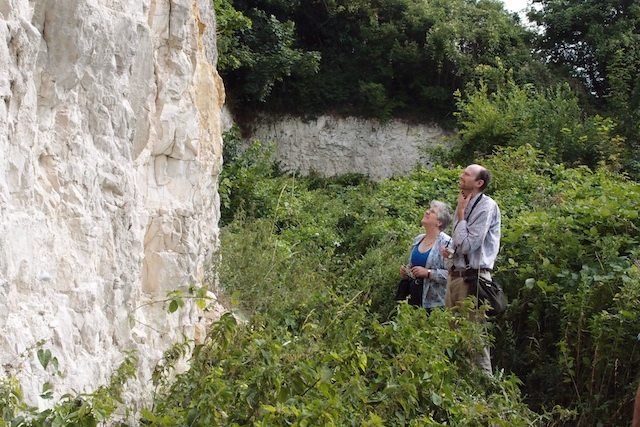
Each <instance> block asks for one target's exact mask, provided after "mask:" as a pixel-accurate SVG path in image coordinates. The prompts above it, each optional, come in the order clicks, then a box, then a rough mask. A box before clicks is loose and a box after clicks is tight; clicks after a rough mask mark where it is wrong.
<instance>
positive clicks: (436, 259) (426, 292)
mask: <svg viewBox="0 0 640 427" xmlns="http://www.w3.org/2000/svg"><path fill="white" fill-rule="evenodd" d="M423 237H424V233H422V234H418V235H417V236H416V237H415V238H414V239H413V244H412V245H411V250H410V251H409V264H411V252H413V248H415V247H416V246H417V245H419V244H420V241H421V240H422V238H423ZM450 240H451V237H449V235H448V234H446V233H444V232H442V231H441V232H440V234H438V237H437V238H436V241H435V242H434V243H433V246H432V247H431V252H429V257H428V258H427V263H426V264H425V265H422V266H420V267H425V268H430V269H431V277H430V278H428V279H427V278H424V279H422V284H423V290H422V306H423V307H425V308H434V307H444V296H445V293H446V292H447V277H449V271H448V270H447V268H446V267H445V265H444V257H443V256H442V254H441V253H440V249H441V248H444V247H446V246H447V243H449V241H450Z"/></svg>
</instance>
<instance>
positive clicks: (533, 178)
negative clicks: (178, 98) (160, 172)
mask: <svg viewBox="0 0 640 427" xmlns="http://www.w3.org/2000/svg"><path fill="white" fill-rule="evenodd" d="M244 161H247V159H245V160H244ZM262 161H264V159H262V160H261V162H262ZM248 163H251V162H248ZM484 163H485V164H486V165H487V166H488V167H489V168H490V169H491V170H492V171H493V172H494V176H495V180H494V183H493V185H492V187H491V194H492V196H493V197H494V198H495V199H496V200H497V201H498V203H499V205H500V206H501V209H502V213H503V248H502V251H501V253H500V256H499V259H498V263H497V272H496V277H497V278H498V280H499V281H500V282H501V283H503V285H504V287H505V290H506V292H507V294H508V296H509V299H510V306H509V309H508V311H507V313H506V314H505V315H504V316H503V317H502V318H500V319H498V320H497V321H496V322H494V323H492V324H491V325H490V330H489V331H490V332H491V335H492V336H494V337H495V349H494V354H493V359H494V362H495V364H496V368H497V370H498V371H497V372H503V371H504V372H508V373H513V374H515V375H517V378H519V380H516V379H515V377H514V378H512V377H502V376H500V375H501V374H498V378H495V379H493V380H490V381H489V382H486V380H483V379H481V378H480V377H478V376H477V373H475V371H468V368H469V367H468V366H466V363H467V362H466V360H467V359H466V358H465V357H464V356H462V355H465V354H468V352H469V351H470V350H471V349H472V348H474V346H476V345H479V343H478V336H482V334H483V332H482V331H479V330H475V329H474V326H473V325H463V326H461V328H460V329H458V330H451V329H450V328H449V321H450V319H449V317H448V316H449V315H448V314H447V313H446V312H443V313H438V314H436V315H435V316H430V317H428V316H425V314H424V313H423V312H422V311H421V310H412V309H411V308H410V307H404V306H403V307H401V308H400V310H399V311H398V310H397V308H396V305H395V303H394V302H393V301H392V296H393V293H394V286H395V283H396V281H397V274H398V271H397V268H398V267H397V266H398V264H399V263H401V262H403V261H404V259H405V256H406V251H407V248H408V244H409V241H410V240H411V237H412V236H413V235H414V234H416V233H417V232H419V225H418V219H419V218H420V215H421V213H422V209H424V208H425V207H426V206H427V205H428V202H429V200H431V199H432V198H439V199H443V200H445V201H449V202H450V203H451V202H453V201H454V199H455V195H456V181H457V176H458V174H459V172H460V169H459V168H454V169H445V168H441V167H435V168H433V169H432V170H425V169H416V170H415V171H414V172H413V173H412V174H411V175H409V176H407V177H403V178H394V179H391V180H386V181H382V182H378V183H371V182H367V181H363V180H362V179H361V178H357V177H348V178H341V179H323V178H320V177H317V176H315V177H311V178H293V177H288V176H281V175H278V174H274V173H273V169H272V168H271V169H269V168H262V169H251V166H247V167H245V168H244V173H249V174H252V173H255V174H256V176H253V178H254V182H259V185H254V186H253V187H251V188H246V189H245V190H244V191H243V192H242V198H243V201H242V203H240V202H233V203H231V204H230V205H229V206H232V207H233V206H239V205H241V204H242V205H244V206H257V205H259V206H261V209H257V210H255V209H254V210H250V211H247V210H242V209H235V210H234V211H233V212H227V213H226V215H227V216H228V217H229V218H231V217H233V218H234V219H233V220H232V221H230V222H229V223H228V225H227V226H226V227H225V229H224V230H223V238H222V240H223V246H222V251H223V253H222V260H223V261H222V265H221V270H220V279H221V282H222V284H223V286H224V287H225V288H226V289H227V291H228V292H229V293H231V294H232V295H233V296H234V300H235V301H237V303H238V304H239V305H240V306H241V307H243V308H244V310H245V311H246V312H247V313H250V321H249V323H248V324H247V325H245V326H240V325H236V324H233V325H231V324H229V325H227V326H224V327H223V326H219V328H227V329H226V330H228V331H229V332H227V333H228V334H230V337H233V338H229V337H227V338H226V339H225V340H226V341H224V343H221V342H219V339H220V338H215V339H214V338H212V340H211V341H210V342H209V343H208V344H207V345H206V346H205V347H203V348H202V349H200V350H198V352H200V353H198V356H197V357H196V359H194V361H195V363H194V365H193V368H192V371H191V372H190V373H188V374H187V376H185V377H180V378H179V380H178V383H176V385H175V386H174V388H169V389H167V390H165V394H163V397H162V398H161V399H160V401H159V402H160V403H161V405H160V406H158V410H157V411H156V412H154V413H153V414H149V416H150V417H151V416H154V417H163V416H169V418H171V419H173V418H175V417H177V419H184V418H180V417H188V416H189V415H188V414H189V413H191V415H192V416H195V415H197V414H202V413H203V412H207V411H213V412H211V414H212V415H211V416H219V417H222V418H216V419H217V420H218V421H219V422H222V423H228V424H232V423H233V422H236V423H238V424H243V423H246V422H255V423H257V424H258V425H261V424H260V423H266V424H269V423H271V424H284V423H293V424H296V423H298V424H300V425H304V424H305V423H308V424H309V425H311V424H316V423H321V424H322V423H334V424H335V425H344V424H366V423H372V424H366V425H377V424H376V422H379V423H382V422H386V423H392V424H393V423H399V424H403V423H405V422H406V423H409V420H413V422H414V423H417V424H429V423H433V424H439V423H445V422H446V423H448V424H450V425H473V424H469V422H471V421H469V419H470V418H468V417H470V414H471V413H470V412H468V411H473V413H474V414H475V415H474V417H476V418H475V420H476V422H477V423H479V425H500V423H501V421H499V418H496V417H504V416H505V414H506V413H505V411H507V412H508V413H510V414H512V415H511V416H512V417H513V418H503V421H504V420H507V421H504V425H518V423H541V424H547V425H558V424H566V425H584V426H586V425H596V424H600V425H624V424H625V423H626V422H628V419H629V416H630V412H631V402H632V396H633V389H634V387H635V384H636V381H637V378H638V375H639V370H638V366H640V352H638V348H637V347H638V344H639V343H638V332H640V314H639V313H638V311H637V307H638V304H640V299H639V298H640V280H639V279H640V273H639V267H640V266H639V265H638V250H637V246H638V227H639V226H640V219H639V218H638V211H637V206H640V187H639V186H638V184H637V183H635V182H633V181H630V180H628V179H627V178H625V177H624V176H621V175H617V174H615V173H612V172H608V171H606V170H605V169H598V170H591V169H588V168H585V167H577V168H568V167H566V166H563V165H560V164H556V163H554V162H551V161H550V160H549V158H548V157H547V156H545V155H543V153H541V152H540V151H538V150H536V149H534V148H533V147H531V146H529V145H523V146H520V147H516V148H504V149H500V150H499V151H498V153H497V154H496V155H494V156H491V157H488V158H486V159H485V160H484ZM251 171H253V172H251ZM265 171H269V172H268V173H264V172H265ZM257 175H259V176H257ZM234 197H235V196H234V195H233V194H231V199H233V198H234ZM266 201H269V202H268V203H266ZM225 322H231V320H229V319H227V320H225ZM231 323H233V322H231ZM216 330H217V329H216ZM215 334H219V333H218V332H216V333H214V335H215ZM433 334H435V335H433ZM478 334H480V335H478ZM285 343H286V345H285ZM453 343H455V345H454V344H453ZM400 349H404V351H401V350H400ZM212 352H213V353H212ZM205 354H206V356H203V355H205ZM423 354H428V357H427V358H426V359H427V360H423V359H424V358H423V357H422V355H423ZM400 355H402V358H401V360H398V358H399V357H400ZM418 355H420V356H418ZM201 356H202V358H200V357H201ZM461 356H462V357H461ZM405 357H406V358H408V359H404V358H405ZM212 360H213V361H215V363H209V362H207V361H212ZM363 360H366V362H363ZM402 360H404V361H402ZM407 360H410V362H407ZM220 366H222V367H220ZM409 367H410V368H409ZM285 372H289V373H291V374H290V375H287V374H285ZM400 372H404V374H400ZM405 374H406V375H408V377H407V376H404V375H405ZM207 375H213V377H210V376H207ZM434 376H436V377H437V378H439V382H438V384H439V386H438V387H439V388H435V389H434V388H433V382H432V379H433V378H434ZM207 378H213V380H212V381H213V383H211V384H216V386H215V387H214V386H212V385H211V384H210V383H208V382H207ZM514 381H515V382H514ZM520 381H521V383H520ZM381 384H384V386H382V385H381ZM398 387H399V389H397V388H398ZM519 387H521V388H522V393H523V395H524V396H526V398H525V402H526V403H528V404H529V405H530V406H531V408H532V409H534V410H535V411H537V412H538V413H540V414H543V415H536V414H535V413H533V412H530V410H529V409H527V408H526V407H524V406H522V401H521V398H520V397H519V392H518V388H519ZM265 388H266V389H265ZM396 389H397V391H396ZM207 390H211V391H207ZM214 390H225V391H224V392H221V394H220V395H217V394H216V393H215V392H214ZM400 390H401V392H400ZM443 390H449V391H445V392H444V395H442V392H443ZM452 390H456V391H455V393H460V394H454V395H449V394H447V393H450V392H452ZM483 390H486V391H487V393H486V394H485V393H484V391H483ZM499 390H503V391H504V392H506V393H507V395H506V396H507V397H506V400H505V399H504V398H499V397H498V396H497V395H496V393H497V392H498V391H499ZM207 393H209V394H207ZM380 393H382V394H380ZM433 393H435V394H433ZM337 395H340V396H342V399H343V400H340V401H339V402H338V401H337V400H336V398H335V396H337ZM187 396H191V397H187ZM202 396H206V398H204V397H202ZM438 396H441V397H438ZM442 396H448V397H447V398H443V397H442ZM405 399H409V401H408V402H407V401H405ZM447 399H449V400H447ZM469 399H472V400H469ZM478 399H479V400H478ZM494 399H498V401H495V400H494ZM472 401H474V402H475V403H473V404H472V403H471V402H472ZM212 402H216V403H212ZM203 405H204V406H203ZM486 405H488V406H486ZM214 407H216V408H219V411H222V412H219V413H217V415H215V414H216V412H215V411H214V410H213V409H212V408H214ZM194 408H206V409H202V411H201V410H200V409H194ZM507 408H508V409H507ZM562 408H564V409H562ZM487 411H488V412H487ZM207 413H208V412H207ZM199 416H201V415H199ZM378 417H379V418H378ZM403 417H406V418H403ZM478 417H479V418H478ZM221 420H224V421H221ZM376 420H377V421H376ZM197 422H204V421H202V420H200V418H198V421H197Z"/></svg>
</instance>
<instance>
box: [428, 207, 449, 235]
mask: <svg viewBox="0 0 640 427" xmlns="http://www.w3.org/2000/svg"><path fill="white" fill-rule="evenodd" d="M429 207H430V208H432V209H435V210H436V212H437V213H436V216H437V217H438V221H440V231H442V230H444V229H446V228H447V227H448V226H449V224H451V208H450V207H449V204H448V203H445V202H441V201H439V200H432V201H431V204H430V205H429Z"/></svg>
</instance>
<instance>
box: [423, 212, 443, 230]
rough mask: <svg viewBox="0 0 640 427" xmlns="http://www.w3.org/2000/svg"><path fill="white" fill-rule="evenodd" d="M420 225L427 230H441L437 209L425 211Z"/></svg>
mask: <svg viewBox="0 0 640 427" xmlns="http://www.w3.org/2000/svg"><path fill="white" fill-rule="evenodd" d="M420 224H422V226H423V227H425V228H439V227H440V221H439V220H438V210H437V209H436V208H429V209H427V210H426V211H424V215H423V216H422V220H421V221H420Z"/></svg>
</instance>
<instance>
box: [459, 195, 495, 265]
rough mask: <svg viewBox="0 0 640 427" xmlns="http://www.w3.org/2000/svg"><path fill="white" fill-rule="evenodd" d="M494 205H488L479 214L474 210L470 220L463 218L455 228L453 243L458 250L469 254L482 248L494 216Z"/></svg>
mask: <svg viewBox="0 0 640 427" xmlns="http://www.w3.org/2000/svg"><path fill="white" fill-rule="evenodd" d="M493 210H494V207H493V206H487V207H485V208H484V209H482V210H480V211H479V212H478V213H477V214H476V213H475V212H473V217H472V218H470V221H469V222H468V221H466V220H462V221H460V222H459V223H458V225H457V226H456V228H455V230H453V244H454V247H455V248H456V252H459V253H462V254H468V253H471V252H474V251H476V250H478V248H480V246H481V245H482V242H483V241H484V239H485V237H486V235H487V232H488V231H489V227H490V226H491V218H492V217H493Z"/></svg>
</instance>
